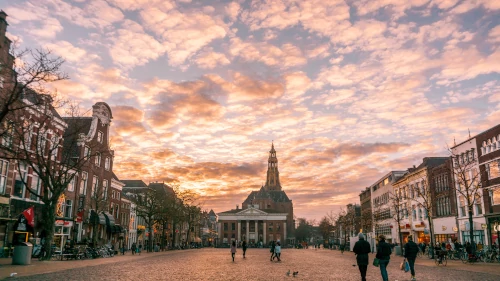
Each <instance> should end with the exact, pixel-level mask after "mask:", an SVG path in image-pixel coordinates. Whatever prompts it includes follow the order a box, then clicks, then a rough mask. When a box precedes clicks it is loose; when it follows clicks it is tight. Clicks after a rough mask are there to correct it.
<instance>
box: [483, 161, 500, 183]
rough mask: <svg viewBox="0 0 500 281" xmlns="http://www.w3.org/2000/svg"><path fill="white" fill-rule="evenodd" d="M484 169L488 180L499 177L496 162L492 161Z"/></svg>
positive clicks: (499, 172) (499, 173)
mask: <svg viewBox="0 0 500 281" xmlns="http://www.w3.org/2000/svg"><path fill="white" fill-rule="evenodd" d="M485 168H486V173H487V175H488V179H489V180H491V179H494V178H498V177H500V171H499V169H498V161H493V162H490V163H488V164H486V165H485Z"/></svg>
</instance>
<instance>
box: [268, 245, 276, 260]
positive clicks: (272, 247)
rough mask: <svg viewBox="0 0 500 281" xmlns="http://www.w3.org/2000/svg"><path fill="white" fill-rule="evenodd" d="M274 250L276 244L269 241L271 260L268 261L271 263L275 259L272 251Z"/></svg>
mask: <svg viewBox="0 0 500 281" xmlns="http://www.w3.org/2000/svg"><path fill="white" fill-rule="evenodd" d="M275 248H276V243H275V242H274V241H271V251H270V252H271V258H270V259H269V260H270V261H273V260H274V258H275V253H274V249H275Z"/></svg>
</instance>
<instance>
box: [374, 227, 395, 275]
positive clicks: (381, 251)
mask: <svg viewBox="0 0 500 281" xmlns="http://www.w3.org/2000/svg"><path fill="white" fill-rule="evenodd" d="M391 253H392V251H391V246H390V245H389V244H388V243H386V242H385V235H382V234H381V235H379V236H378V247H377V255H376V258H377V259H379V266H380V273H381V274H382V280H383V281H389V276H388V275H387V265H388V264H389V261H390V259H391Z"/></svg>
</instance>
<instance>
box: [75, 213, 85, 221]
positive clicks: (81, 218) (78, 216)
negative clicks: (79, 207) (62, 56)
mask: <svg viewBox="0 0 500 281" xmlns="http://www.w3.org/2000/svg"><path fill="white" fill-rule="evenodd" d="M83 214H84V211H80V212H78V213H76V222H82V221H83Z"/></svg>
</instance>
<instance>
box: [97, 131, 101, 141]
mask: <svg viewBox="0 0 500 281" xmlns="http://www.w3.org/2000/svg"><path fill="white" fill-rule="evenodd" d="M97 141H98V142H99V143H102V132H97Z"/></svg>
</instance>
